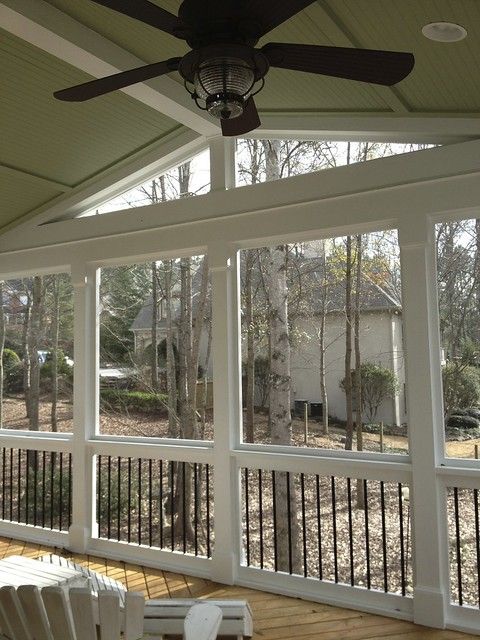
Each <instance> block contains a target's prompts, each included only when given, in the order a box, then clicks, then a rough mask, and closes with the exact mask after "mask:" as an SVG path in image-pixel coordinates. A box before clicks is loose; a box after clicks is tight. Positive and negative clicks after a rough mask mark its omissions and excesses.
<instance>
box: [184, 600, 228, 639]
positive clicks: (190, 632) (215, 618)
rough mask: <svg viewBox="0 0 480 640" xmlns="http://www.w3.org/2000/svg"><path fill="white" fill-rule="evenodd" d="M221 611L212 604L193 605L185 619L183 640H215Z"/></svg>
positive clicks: (220, 619) (220, 620)
mask: <svg viewBox="0 0 480 640" xmlns="http://www.w3.org/2000/svg"><path fill="white" fill-rule="evenodd" d="M221 622H222V610H221V609H220V607H217V606H215V605H214V604H208V603H205V604H203V603H202V604H195V605H193V607H192V608H191V609H190V610H189V612H188V613H187V617H186V618H185V624H184V627H183V628H184V631H183V640H215V638H216V637H217V633H218V630H219V628H220V623H221Z"/></svg>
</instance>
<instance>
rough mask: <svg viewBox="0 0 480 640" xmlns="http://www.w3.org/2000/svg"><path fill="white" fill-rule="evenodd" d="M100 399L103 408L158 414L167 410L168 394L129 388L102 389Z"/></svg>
mask: <svg viewBox="0 0 480 640" xmlns="http://www.w3.org/2000/svg"><path fill="white" fill-rule="evenodd" d="M100 401H101V405H102V408H103V409H106V410H108V409H116V410H121V411H124V410H126V409H128V410H130V411H137V412H139V413H147V414H152V413H154V414H158V413H160V412H166V411H167V405H168V396H167V395H165V394H162V393H147V392H144V391H129V390H128V389H101V390H100Z"/></svg>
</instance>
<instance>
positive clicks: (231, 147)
mask: <svg viewBox="0 0 480 640" xmlns="http://www.w3.org/2000/svg"><path fill="white" fill-rule="evenodd" d="M208 144H209V148H210V191H224V190H225V189H232V188H233V187H234V186H235V139H234V138H224V137H223V136H215V137H213V138H209V140H208Z"/></svg>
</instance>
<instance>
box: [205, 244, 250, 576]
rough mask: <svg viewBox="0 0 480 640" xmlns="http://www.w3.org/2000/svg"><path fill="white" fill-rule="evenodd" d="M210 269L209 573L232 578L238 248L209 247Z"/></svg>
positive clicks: (236, 502) (236, 515) (236, 558)
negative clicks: (211, 491) (211, 493)
mask: <svg viewBox="0 0 480 640" xmlns="http://www.w3.org/2000/svg"><path fill="white" fill-rule="evenodd" d="M208 253H209V264H210V269H211V272H212V298H213V305H212V314H213V323H212V324H213V333H212V353H213V407H214V424H215V439H214V490H215V548H214V553H213V566H212V578H213V579H214V580H216V581H218V582H222V583H225V584H233V583H234V582H235V580H236V577H237V573H238V567H239V562H240V527H241V513H240V482H239V480H240V474H239V471H238V469H237V465H236V461H235V458H234V457H233V456H232V449H234V448H235V447H236V446H238V444H239V442H240V428H241V421H242V418H241V408H242V404H241V363H240V314H239V269H238V257H237V252H236V251H229V250H228V247H227V246H215V247H209V251H208Z"/></svg>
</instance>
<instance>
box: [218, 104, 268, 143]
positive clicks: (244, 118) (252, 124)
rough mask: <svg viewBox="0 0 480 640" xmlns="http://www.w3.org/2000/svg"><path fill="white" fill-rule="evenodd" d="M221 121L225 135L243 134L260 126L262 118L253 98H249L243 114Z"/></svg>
mask: <svg viewBox="0 0 480 640" xmlns="http://www.w3.org/2000/svg"><path fill="white" fill-rule="evenodd" d="M220 123H221V126H222V134H223V135H224V136H241V135H243V134H244V133H248V132H249V131H252V130H253V129H256V128H257V127H259V126H260V118H259V116H258V111H257V107H256V106H255V102H254V100H253V98H249V99H248V100H247V102H246V104H245V107H244V109H243V113H242V115H241V116H238V118H232V119H231V120H221V121H220Z"/></svg>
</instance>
